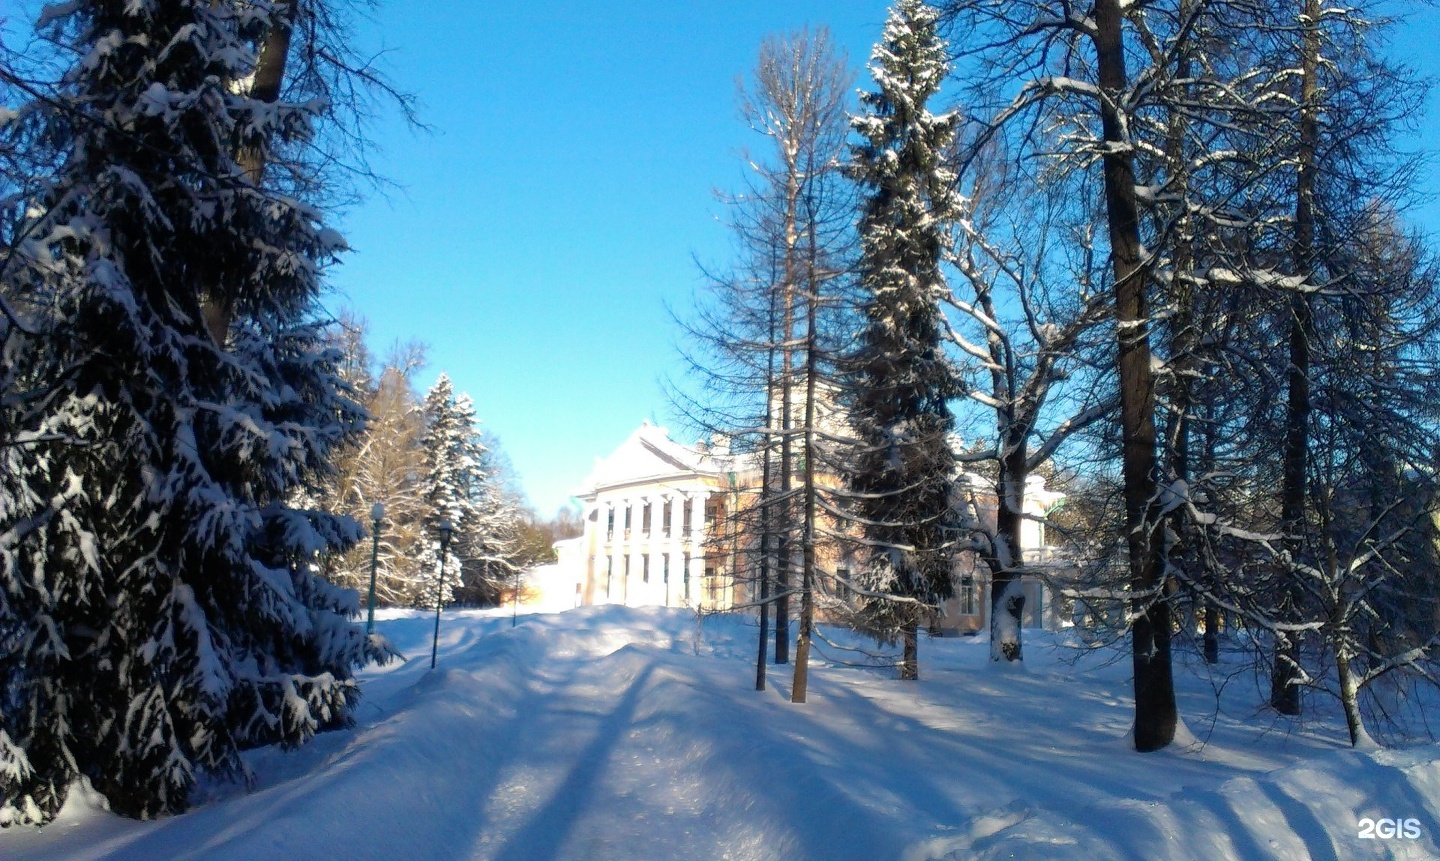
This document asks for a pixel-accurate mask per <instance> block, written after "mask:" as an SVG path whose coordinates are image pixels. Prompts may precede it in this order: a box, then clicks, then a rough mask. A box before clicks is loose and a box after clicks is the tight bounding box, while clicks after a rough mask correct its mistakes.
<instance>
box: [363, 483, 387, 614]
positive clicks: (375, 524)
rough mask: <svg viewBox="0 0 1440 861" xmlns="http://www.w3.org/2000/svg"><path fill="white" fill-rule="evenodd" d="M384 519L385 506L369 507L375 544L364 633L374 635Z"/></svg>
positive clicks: (372, 548)
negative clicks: (377, 574) (381, 523)
mask: <svg viewBox="0 0 1440 861" xmlns="http://www.w3.org/2000/svg"><path fill="white" fill-rule="evenodd" d="M384 517H385V505H384V504H383V503H380V502H377V503H375V504H374V505H372V506H370V534H371V535H372V536H373V537H374V539H375V543H374V544H372V545H371V546H370V601H369V604H370V610H369V613H368V614H367V618H366V620H365V633H366V634H373V633H375V567H376V566H377V565H378V564H379V562H380V520H381V519H382V518H384Z"/></svg>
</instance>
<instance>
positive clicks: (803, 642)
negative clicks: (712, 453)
mask: <svg viewBox="0 0 1440 861" xmlns="http://www.w3.org/2000/svg"><path fill="white" fill-rule="evenodd" d="M814 253H815V249H814V238H813V236H812V238H811V255H812V256H811V261H810V271H809V277H808V281H809V285H810V289H809V292H808V295H807V296H806V305H805V466H804V469H803V470H802V473H801V476H802V477H801V482H802V487H803V492H804V497H803V501H802V504H803V505H804V507H805V508H804V512H803V517H804V526H803V532H802V533H801V536H800V541H801V568H800V577H801V588H800V635H799V637H798V638H797V639H796V641H795V682H794V685H793V686H792V687H791V692H790V701H791V702H796V703H803V702H805V695H806V691H807V689H808V687H809V682H810V637H811V633H812V630H813V628H814V624H815V594H814V589H815V380H816V377H817V376H818V374H819V372H820V369H819V367H818V364H817V356H816V351H817V348H818V346H819V336H818V332H817V326H818V323H819V320H818V308H817V306H818V305H819V298H820V297H819V292H820V286H819V279H818V277H817V276H818V273H817V272H816V267H815V261H814V257H813V255H814Z"/></svg>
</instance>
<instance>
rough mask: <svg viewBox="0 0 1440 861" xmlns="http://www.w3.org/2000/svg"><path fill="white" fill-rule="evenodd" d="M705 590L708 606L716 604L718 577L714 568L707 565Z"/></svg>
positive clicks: (718, 596) (718, 590) (718, 597)
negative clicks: (708, 598) (708, 597)
mask: <svg viewBox="0 0 1440 861" xmlns="http://www.w3.org/2000/svg"><path fill="white" fill-rule="evenodd" d="M705 591H706V593H707V594H709V596H710V606H711V607H714V606H716V604H717V603H718V602H719V600H720V578H719V576H717V575H716V573H715V569H714V568H713V567H711V566H708V565H707V566H706V567H705Z"/></svg>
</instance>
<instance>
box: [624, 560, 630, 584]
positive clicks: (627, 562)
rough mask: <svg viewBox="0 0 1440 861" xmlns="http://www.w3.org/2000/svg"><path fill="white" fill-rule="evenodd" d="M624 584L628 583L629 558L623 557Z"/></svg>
mask: <svg viewBox="0 0 1440 861" xmlns="http://www.w3.org/2000/svg"><path fill="white" fill-rule="evenodd" d="M625 582H626V583H629V582H630V557H629V556H626V557H625Z"/></svg>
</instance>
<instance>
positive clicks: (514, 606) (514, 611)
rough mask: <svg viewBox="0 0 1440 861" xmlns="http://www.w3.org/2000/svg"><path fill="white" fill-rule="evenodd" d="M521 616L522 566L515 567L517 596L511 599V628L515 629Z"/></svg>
mask: <svg viewBox="0 0 1440 861" xmlns="http://www.w3.org/2000/svg"><path fill="white" fill-rule="evenodd" d="M519 616H520V566H519V565H516V566H515V595H514V596H513V597H512V598H511V599H510V627H512V628H513V627H515V620H516V619H517V618H519Z"/></svg>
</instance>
